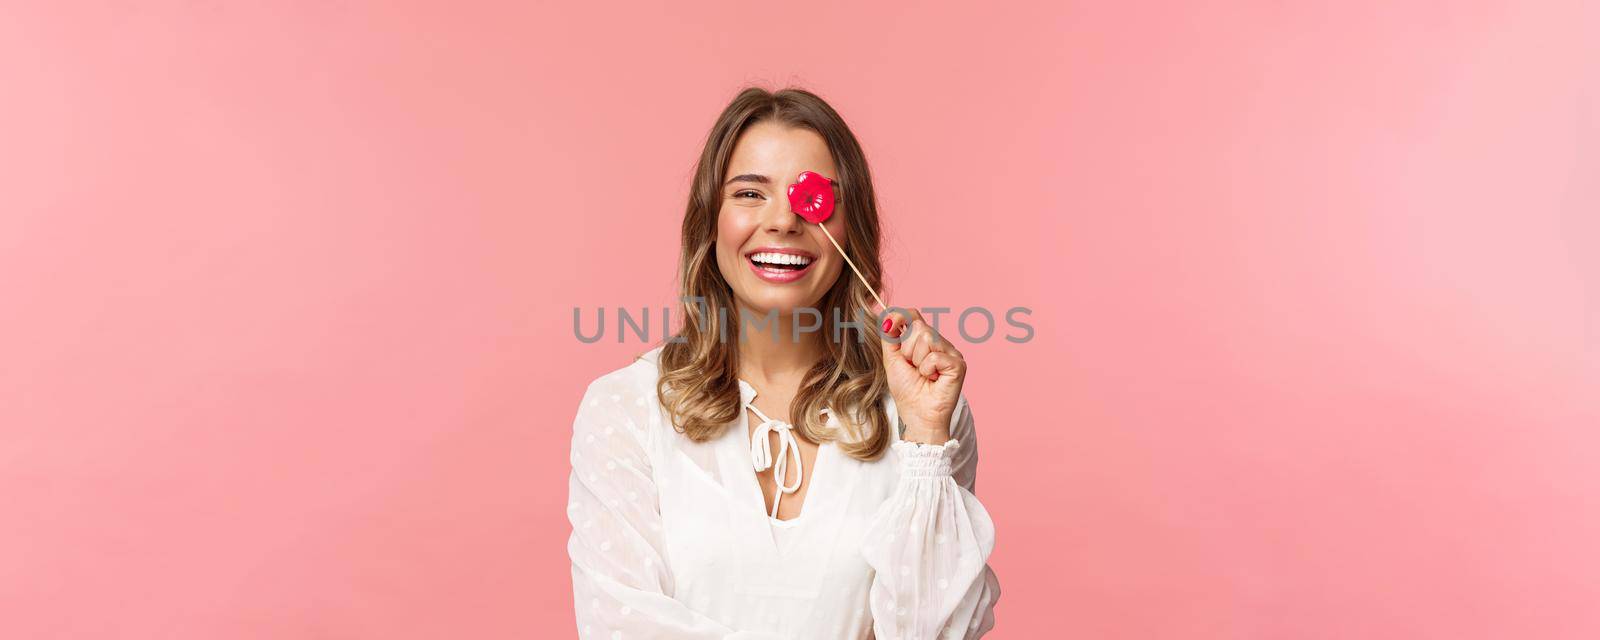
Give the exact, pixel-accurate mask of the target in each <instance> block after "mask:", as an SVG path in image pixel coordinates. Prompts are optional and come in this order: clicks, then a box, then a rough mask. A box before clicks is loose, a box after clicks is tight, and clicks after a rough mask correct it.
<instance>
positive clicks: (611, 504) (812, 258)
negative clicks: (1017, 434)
mask: <svg viewBox="0 0 1600 640" xmlns="http://www.w3.org/2000/svg"><path fill="white" fill-rule="evenodd" d="M805 171H810V172H813V173H815V174H819V175H821V176H823V177H826V178H828V179H829V180H831V181H832V183H833V188H834V190H835V193H834V196H835V201H836V202H837V206H836V207H835V210H834V213H833V215H832V216H831V217H829V218H828V219H827V220H826V221H825V222H824V223H823V224H825V225H826V226H827V229H828V231H829V232H831V234H832V236H833V237H834V238H836V239H838V241H839V242H840V244H841V245H842V247H843V249H844V250H845V251H846V252H848V254H849V256H850V260H851V261H852V262H853V263H854V265H855V267H856V268H858V269H859V270H860V272H861V274H862V277H864V278H865V279H866V280H867V281H869V282H871V283H872V286H873V287H874V288H875V289H876V288H880V287H881V282H882V280H881V275H882V270H881V266H880V263H879V259H878V247H879V227H878V214H877V206H876V197H875V195H874V193H873V188H872V179H871V176H870V175H869V173H868V171H867V164H866V159H865V157H864V155H863V154H862V151H861V147H860V145H859V144H858V143H857V142H856V139H855V136H854V135H853V134H852V133H851V132H850V130H849V128H847V127H846V126H845V124H844V121H843V120H842V119H841V118H840V117H839V115H838V114H837V113H835V112H834V110H833V109H832V108H831V107H830V106H829V105H828V104H827V103H825V102H824V101H823V100H822V99H820V98H818V97H817V96H816V95H813V94H812V93H810V92H807V91H804V90H799V89H785V90H783V91H779V92H777V93H771V92H768V91H765V90H762V89H757V88H751V89H747V90H745V91H743V92H741V93H740V94H739V95H738V96H737V97H736V98H735V99H734V100H733V102H732V103H731V104H729V105H728V107H727V108H726V109H725V110H724V111H723V113H722V115H721V117H720V118H719V119H718V120H717V122H716V125H715V126H714V127H713V128H712V130H711V133H710V135H709V136H708V137H707V139H706V144H705V148H704V151H703V152H702V153H701V156H700V161H699V166H698V169H697V171H696V172H695V177H694V183H693V186H692V192H691V193H690V195H689V204H688V208H687V211H686V212H685V215H684V219H683V229H682V240H683V244H682V256H681V259H680V263H679V276H680V284H681V289H682V290H681V292H680V293H681V295H682V296H683V299H684V300H685V301H686V303H685V305H684V309H683V310H684V314H683V316H684V321H683V326H682V329H681V330H680V331H679V332H678V333H677V334H676V335H674V336H672V337H671V338H670V339H668V340H667V341H666V342H665V343H664V344H662V345H660V346H657V347H655V348H653V349H651V350H649V351H648V352H646V353H645V354H644V355H642V356H640V357H639V358H637V359H636V360H635V361H634V362H633V363H631V364H629V365H628V366H625V367H623V368H621V369H618V370H616V371H612V372H610V373H607V374H605V375H603V376H600V377H599V378H598V379H596V380H594V381H593V382H592V383H590V385H589V387H588V389H587V391H586V392H585V394H584V397H583V399H582V400H581V401H580V404H579V407H578V413H577V418H576V420H575V421H574V423H573V432H572V455H571V461H572V475H571V480H570V486H569V491H570V494H569V503H568V507H567V515H568V518H569V520H570V521H571V523H572V536H571V538H570V540H569V542H568V545H567V550H568V554H569V555H570V556H571V558H572V580H573V597H574V603H575V606H576V614H577V625H578V630H579V632H580V637H583V638H672V639H691V638H696V639H698V638H744V639H758V638H772V639H776V638H879V639H889V638H894V639H904V640H911V639H922V638H976V637H979V636H981V635H983V634H984V633H986V632H987V631H988V630H989V629H990V628H992V627H993V626H994V613H993V611H994V606H995V603H996V601H997V600H998V599H999V596H1000V588H999V583H998V581H997V580H996V577H995V574H994V571H993V570H991V569H990V568H989V566H988V564H987V563H988V559H989V554H990V552H991V550H992V549H993V547H994V525H993V523H992V521H991V520H990V519H989V515H988V513H987V512H986V511H985V510H984V508H983V506H982V505H981V504H980V503H979V502H978V499H977V497H976V496H975V495H974V493H973V492H974V490H975V480H976V474H977V440H976V435H977V434H976V431H975V430H974V424H973V418H972V410H971V409H970V407H969V406H968V404H967V401H966V397H965V396H964V395H962V393H961V387H962V383H963V382H964V380H965V377H966V373H967V368H966V363H965V361H964V360H963V358H962V355H961V353H960V352H959V351H958V350H956V348H955V347H954V346H953V345H952V344H950V342H949V341H947V340H945V339H943V338H942V337H940V336H939V335H938V333H937V332H935V331H934V330H933V329H932V328H931V327H930V326H929V325H928V324H927V323H925V322H923V320H922V317H921V316H920V315H919V314H917V313H916V312H915V311H910V312H902V311H898V310H897V311H895V312H894V313H892V314H883V313H881V312H882V310H881V309H880V308H879V307H878V305H875V304H873V298H872V297H871V294H869V292H868V291H867V289H866V288H865V287H864V286H863V285H862V284H861V282H860V281H859V280H858V279H857V278H856V277H855V275H854V274H852V273H849V272H847V271H846V265H845V259H844V258H843V257H842V256H841V255H839V252H838V250H836V249H835V248H834V246H833V244H831V243H830V242H829V240H828V238H827V236H825V235H824V234H823V231H822V229H820V228H819V227H818V225H816V224H813V223H809V222H807V221H805V220H803V219H801V217H800V216H798V215H796V214H795V213H794V211H793V209H792V208H791V206H790V202H789V200H788V198H787V197H786V188H787V187H788V185H790V184H792V183H794V182H795V181H796V180H797V176H799V175H800V174H801V173H802V172H805ZM878 318H885V319H884V320H883V322H884V324H883V325H882V326H881V327H880V326H877V319H878ZM880 328H881V330H882V332H881V333H880V331H879V329H880Z"/></svg>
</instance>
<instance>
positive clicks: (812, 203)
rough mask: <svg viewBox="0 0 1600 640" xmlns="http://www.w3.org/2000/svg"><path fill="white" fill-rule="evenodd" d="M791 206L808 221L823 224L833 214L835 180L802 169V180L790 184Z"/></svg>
mask: <svg viewBox="0 0 1600 640" xmlns="http://www.w3.org/2000/svg"><path fill="white" fill-rule="evenodd" d="M789 207H790V208H791V209H794V212H795V213H797V214H799V215H800V217H802V218H805V219H806V222H815V223H817V224H822V223H823V222H824V221H826V220H827V219H828V216H831V215H833V181H832V180H829V179H827V178H826V177H823V176H822V174H819V173H812V172H810V171H801V172H800V181H799V182H796V183H794V184H791V185H789Z"/></svg>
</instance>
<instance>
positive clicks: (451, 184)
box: [0, 0, 1600, 640]
mask: <svg viewBox="0 0 1600 640" xmlns="http://www.w3.org/2000/svg"><path fill="white" fill-rule="evenodd" d="M66 4H68V3H47V2H35V3H25V4H21V5H18V4H15V3H8V4H7V6H6V7H5V8H4V9H0V79H3V85H4V89H3V91H4V100H3V101H0V148H3V149H4V150H3V152H0V362H3V364H0V509H3V516H0V518H3V522H4V524H3V525H0V610H3V611H0V636H3V637H7V638H36V639H43V638H195V639H201V638H206V639H209V638H386V639H391V640H393V639H402V638H444V637H461V638H466V637H471V638H536V637H537V638H542V637H567V636H569V635H570V634H572V633H574V631H573V625H572V622H571V612H570V607H571V603H570V597H571V596H570V591H569V589H570V576H569V574H568V564H567V557H566V555H565V549H564V546H563V545H564V542H565V539H566V536H567V534H568V531H569V528H568V524H567V522H566V520H565V517H564V514H563V503H564V500H565V496H566V485H565V480H566V474H567V469H568V467H567V446H568V441H567V438H568V433H569V431H570V428H571V420H572V416H573V412H574V411H575V407H576V402H577V400H578V397H579V395H580V393H581V392H582V390H583V388H584V386H585V385H586V384H587V383H588V382H589V381H590V380H591V379H593V378H594V377H595V376H597V375H600V374H601V373H604V372H606V371H609V370H611V369H614V368H616V367H619V366H621V365H622V364H624V363H625V362H626V360H627V358H628V357H629V356H630V355H631V354H633V353H635V352H638V351H641V350H643V348H644V347H645V346H644V345H641V344H639V343H638V342H636V341H633V342H630V343H627V344H617V343H616V342H614V341H610V340H609V339H608V341H607V342H605V343H602V344H597V345H584V344H581V343H579V342H578V341H577V340H576V339H575V338H574V337H573V334H572V308H573V307H574V306H581V307H583V308H585V309H589V310H591V312H592V310H593V309H594V308H595V307H596V306H605V307H608V308H610V309H613V310H614V309H615V307H617V306H619V305H626V306H629V307H631V308H635V309H637V308H639V307H642V306H646V305H648V306H650V307H652V308H657V309H659V307H660V306H661V305H663V304H666V303H668V302H669V301H670V300H671V299H672V296H673V295H674V292H673V291H672V274H671V272H672V265H673V264H674V260H675V251H676V247H675V243H676V230H677V224H678V218H679V216H681V214H682V211H683V206H684V199H685V193H686V192H685V190H686V187H687V183H688V180H689V175H690V172H691V171H692V168H693V161H694V158H695V154H696V153H697V152H698V149H699V143H700V142H701V140H702V139H703V137H704V136H705V134H706V131H707V129H708V128H709V126H710V125H711V123H712V120H713V119H714V117H715V116H716V115H717V112H718V111H719V110H720V109H721V107H722V106H723V105H724V104H725V103H726V101H727V100H728V99H730V98H731V97H732V96H733V94H734V93H735V92H736V91H737V90H738V88H739V87H740V86H742V85H743V84H745V83H751V82H753V83H760V84H763V85H766V86H768V87H771V88H777V87H781V86H784V85H785V84H789V83H795V84H799V85H802V86H805V87H808V88H811V89H813V90H815V91H817V92H819V93H820V94H821V95H823V96H824V97H825V98H827V99H829V100H830V101H831V102H832V103H833V104H834V105H835V106H836V107H837V108H838V109H839V110H840V111H841V112H842V113H843V114H844V116H845V117H846V118H847V119H848V121H849V122H850V123H851V125H852V126H853V127H854V129H855V131H856V133H857V134H858V135H859V136H860V137H861V139H862V141H863V144H864V145H865V147H866V150H867V153H868V157H869V160H870V161H871V162H872V168H873V171H874V173H875V174H876V176H877V178H878V183H877V184H878V187H879V189H880V191H881V193H882V204H883V208H884V215H885V218H886V224H887V230H888V233H889V244H888V253H887V264H888V269H889V272H890V273H891V277H892V286H891V292H890V297H891V299H892V300H893V301H895V302H898V303H901V304H914V305H921V306H947V307H955V308H957V309H961V308H965V307H968V306H976V305H984V306H988V307H991V308H995V309H1001V310H1003V309H1005V308H1007V307H1010V306H1016V305H1021V306H1028V307H1031V308H1033V309H1034V313H1033V316H1032V317H1031V320H1032V323H1033V324H1034V325H1035V328H1036V330H1037V335H1036V339H1035V340H1034V341H1032V342H1031V343H1028V344H1025V345H1015V344H1011V343H1008V342H1004V341H1002V340H998V339H997V340H994V341H991V342H988V343H985V344H975V345H966V346H964V351H965V352H966V354H967V356H968V359H969V360H970V362H971V367H972V374H971V378H970V381H969V382H968V387H967V390H968V393H969V396H970V397H971V399H972V401H973V407H974V413H975V415H976V416H977V418H978V425H979V429H980V431H979V432H980V434H981V435H982V443H983V444H982V447H983V463H982V465H981V467H980V469H981V471H980V475H979V478H980V481H979V484H978V494H979V496H980V497H981V498H982V499H983V501H984V503H985V504H986V505H987V506H988V508H989V510H990V512H991V513H992V514H993V516H994V518H995V520H996V522H997V526H998V532H999V546H998V548H997V550H996V551H995V554H994V557H993V565H994V567H995V569H996V571H997V573H998V575H999V576H1000V580H1001V584H1002V588H1003V591H1004V595H1003V596H1002V599H1001V602H1000V605H999V607H998V617H999V626H998V628H997V629H996V630H995V632H994V633H993V637H998V638H1042V637H1072V638H1078V637H1082V638H1186V639H1188V638H1202V639H1203V638H1297V639H1304V638H1511V637H1516V638H1545V639H1548V638H1593V637H1596V636H1597V635H1600V608H1597V607H1596V606H1594V605H1595V603H1596V602H1600V548H1597V546H1596V542H1595V541H1596V540H1597V539H1600V472H1597V471H1596V469H1597V468H1600V431H1597V429H1596V427H1597V425H1600V340H1597V337H1600V302H1597V300H1600V298H1597V296H1600V215H1597V213H1596V212H1597V211H1600V179H1597V176H1600V147H1597V146H1596V142H1597V140H1600V118H1597V113H1596V98H1597V95H1596V92H1595V89H1596V87H1597V86H1600V83H1597V79H1600V74H1597V73H1596V66H1595V65H1594V63H1593V61H1595V60H1600V49H1597V47H1596V45H1595V44H1594V43H1595V42H1597V41H1600V37H1597V36H1600V34H1597V33H1596V31H1597V29H1596V28H1595V27H1596V25H1597V24H1600V9H1597V8H1596V5H1595V4H1594V3H1583V2H1577V1H1573V2H1552V3H1523V2H1509V1H1508V2H1498V3H1453V4H1454V6H1452V7H1450V8H1443V7H1442V3H1431V2H1412V3H1402V4H1396V3H1389V2H1357V3H1286V2H1262V3H1242V4H1233V5H1231V6H1227V7H1219V8H1207V9H1200V8H1198V7H1197V6H1191V5H1190V4H1189V3H1182V4H1180V3H1171V4H1145V3H1136V4H1134V3H1092V4H1091V3H1073V4H1063V3H1054V2H1051V3H1045V2H1038V3H1024V4H1020V5H1013V6H1008V7H986V8H975V7H972V6H970V4H971V3H963V5H961V6H958V5H952V6H949V7H947V8H942V9H935V8H934V7H933V6H931V5H922V6H911V4H909V3H896V4H894V5H892V6H887V7H877V8H868V7H861V6H859V5H858V4H857V3H813V4H811V5H803V4H796V3H781V4H780V3H742V2H741V3H731V2H730V3H719V4H718V5H715V6H710V5H708V6H703V7H700V8H691V7H687V6H682V5H681V4H680V3H666V2H651V3H636V4H632V5H627V6H617V5H612V4H606V3H593V4H591V6H589V7H588V8H584V9H572V8H566V9H561V10H559V11H558V10H556V9H554V8H551V7H544V8H539V7H528V6H519V5H526V4H528V3H510V2H508V3H503V6H502V5H499V4H497V5H496V6H491V5H489V4H487V3H443V2H439V3H434V4H433V6H418V5H412V6H405V7H395V6H378V5H377V4H376V3H374V4H373V5H371V6H362V5H361V4H360V3H355V2H346V1H338V0H295V1H288V2H237V3H234V2H218V1H208V0H193V1H189V2H133V1H118V2H94V3H71V4H75V5H76V7H75V8H69V7H67V6H65V5H66ZM383 4H384V5H390V4H391V3H383ZM533 4H535V5H537V4H540V3H533ZM758 4H770V5H771V6H757V5H758ZM1101 4H1103V5H1104V6H1096V5H1101ZM1586 4H1587V6H1585V5H1586ZM469 5H470V6H469ZM591 317H592V316H591ZM658 317H659V316H658ZM656 329H657V331H659V327H656ZM609 335H611V336H614V335H615V334H614V333H612V334H609Z"/></svg>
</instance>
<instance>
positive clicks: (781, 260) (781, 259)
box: [750, 252, 811, 266]
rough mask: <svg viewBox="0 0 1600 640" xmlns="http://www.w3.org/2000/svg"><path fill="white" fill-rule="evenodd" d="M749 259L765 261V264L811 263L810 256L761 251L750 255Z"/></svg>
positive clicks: (801, 264) (803, 264)
mask: <svg viewBox="0 0 1600 640" xmlns="http://www.w3.org/2000/svg"><path fill="white" fill-rule="evenodd" d="M750 259H751V260H754V261H756V262H765V263H767V264H794V265H800V266H805V265H808V264H811V258H807V257H805V256H797V255H794V254H792V253H766V252H763V253H758V254H755V255H753V256H750Z"/></svg>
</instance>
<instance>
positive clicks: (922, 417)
mask: <svg viewBox="0 0 1600 640" xmlns="http://www.w3.org/2000/svg"><path fill="white" fill-rule="evenodd" d="M883 333H885V334H888V335H889V336H890V337H889V338H885V339H883V340H882V343H883V368H884V371H885V372H887V373H888V375H889V393H890V395H892V396H894V404H895V407H896V409H897V410H898V411H899V413H900V420H901V421H902V422H904V423H905V426H906V430H905V432H904V433H903V434H901V436H900V437H901V439H903V440H909V441H912V442H923V443H927V444H944V443H945V441H947V440H949V439H950V418H951V416H952V415H953V414H954V413H955V410H956V401H957V400H959V399H960V398H961V384H962V382H964V381H965V380H966V378H967V361H966V359H965V358H962V357H961V352H960V351H957V350H956V348H955V345H952V344H950V341H948V340H945V339H944V337H942V336H940V335H939V333H938V332H937V331H935V330H934V329H933V327H932V326H930V325H929V324H928V323H927V322H924V321H923V319H922V314H921V313H918V312H917V310H915V309H897V310H895V312H894V313H892V314H890V315H889V317H888V318H887V319H885V321H884V327H883ZM880 337H881V335H880Z"/></svg>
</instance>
